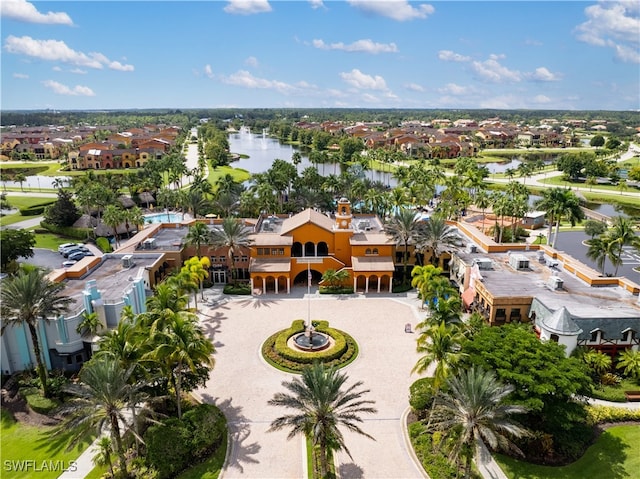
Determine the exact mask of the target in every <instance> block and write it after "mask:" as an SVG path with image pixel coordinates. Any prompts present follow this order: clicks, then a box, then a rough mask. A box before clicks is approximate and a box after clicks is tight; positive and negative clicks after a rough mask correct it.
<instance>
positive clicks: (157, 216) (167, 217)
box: [144, 213, 182, 224]
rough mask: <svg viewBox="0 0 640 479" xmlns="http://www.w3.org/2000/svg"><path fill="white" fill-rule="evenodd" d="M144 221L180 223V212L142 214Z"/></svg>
mask: <svg viewBox="0 0 640 479" xmlns="http://www.w3.org/2000/svg"><path fill="white" fill-rule="evenodd" d="M144 223H145V224H149V223H182V215H181V214H180V213H153V214H150V215H144Z"/></svg>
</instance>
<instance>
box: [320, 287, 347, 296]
mask: <svg viewBox="0 0 640 479" xmlns="http://www.w3.org/2000/svg"><path fill="white" fill-rule="evenodd" d="M319 292H320V294H353V287H352V286H350V287H344V288H335V287H330V286H320V289H319Z"/></svg>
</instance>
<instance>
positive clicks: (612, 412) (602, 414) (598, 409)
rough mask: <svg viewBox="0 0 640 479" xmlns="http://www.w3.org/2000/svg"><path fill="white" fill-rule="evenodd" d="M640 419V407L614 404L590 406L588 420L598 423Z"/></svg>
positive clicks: (592, 423)
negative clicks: (625, 406) (629, 407)
mask: <svg viewBox="0 0 640 479" xmlns="http://www.w3.org/2000/svg"><path fill="white" fill-rule="evenodd" d="M624 421H640V409H635V410H634V409H627V408H622V407H614V406H588V407H587V422H588V424H590V425H596V424H600V423H603V422H624Z"/></svg>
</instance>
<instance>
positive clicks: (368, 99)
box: [362, 93, 380, 103]
mask: <svg viewBox="0 0 640 479" xmlns="http://www.w3.org/2000/svg"><path fill="white" fill-rule="evenodd" d="M362 99H363V100H364V101H366V102H367V103H377V102H379V101H380V100H379V99H378V97H377V96H375V95H372V94H371V93H363V95H362Z"/></svg>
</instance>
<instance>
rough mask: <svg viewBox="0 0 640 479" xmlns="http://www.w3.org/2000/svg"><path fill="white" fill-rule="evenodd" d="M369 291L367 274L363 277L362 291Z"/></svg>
mask: <svg viewBox="0 0 640 479" xmlns="http://www.w3.org/2000/svg"><path fill="white" fill-rule="evenodd" d="M368 292H369V276H367V277H366V278H365V279H364V293H365V294H367V293H368Z"/></svg>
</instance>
